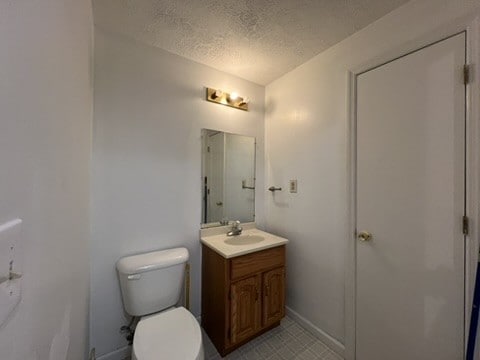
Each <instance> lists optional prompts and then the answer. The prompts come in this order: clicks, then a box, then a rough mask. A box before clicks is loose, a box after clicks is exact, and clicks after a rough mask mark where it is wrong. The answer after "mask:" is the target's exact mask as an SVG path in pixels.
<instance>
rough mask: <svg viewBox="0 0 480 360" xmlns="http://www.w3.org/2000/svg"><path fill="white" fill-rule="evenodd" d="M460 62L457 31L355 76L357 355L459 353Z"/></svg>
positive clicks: (416, 358) (386, 359)
mask: <svg viewBox="0 0 480 360" xmlns="http://www.w3.org/2000/svg"><path fill="white" fill-rule="evenodd" d="M464 64H465V34H463V33H462V34H459V35H456V36H453V37H450V38H448V39H446V40H443V41H441V42H438V43H435V44H432V45H430V46H428V47H426V48H423V49H420V50H418V51H416V52H413V53H411V54H409V55H406V56H404V57H401V58H399V59H397V60H394V61H391V62H389V63H387V64H385V65H382V66H380V67H377V68H375V69H372V70H370V71H368V72H365V73H363V74H361V75H358V77H357V107H356V109H357V110H356V111H357V124H356V126H357V138H356V141H357V178H356V181H357V189H356V194H357V199H356V204H357V205H356V206H357V209H356V211H357V213H356V216H357V224H356V227H357V240H356V254H357V258H356V359H357V360H397V359H398V360H407V359H408V360H460V359H462V358H463V352H464V241H465V239H464V235H463V232H462V216H463V215H464V206H465V205H464V204H465V170H466V169H465V85H464V82H463V66H464ZM362 231H364V232H368V233H371V239H369V240H368V239H367V240H368V241H361V239H360V237H362V235H365V236H363V238H364V239H365V238H366V235H368V234H363V233H362Z"/></svg>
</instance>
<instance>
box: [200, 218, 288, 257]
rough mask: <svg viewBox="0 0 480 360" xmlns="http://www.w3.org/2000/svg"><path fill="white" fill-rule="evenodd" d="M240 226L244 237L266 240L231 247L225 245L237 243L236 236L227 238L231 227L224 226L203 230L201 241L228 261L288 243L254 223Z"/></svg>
mask: <svg viewBox="0 0 480 360" xmlns="http://www.w3.org/2000/svg"><path fill="white" fill-rule="evenodd" d="M240 226H242V227H243V231H242V235H257V236H262V237H263V238H264V240H262V241H260V242H258V243H253V244H242V245H230V244H227V243H225V240H229V241H235V236H227V232H228V231H229V230H230V227H228V226H222V227H218V228H214V229H202V230H201V231H200V241H201V242H202V244H205V245H206V246H208V247H209V248H211V249H212V250H214V251H215V252H217V253H218V254H220V255H222V256H223V257H224V258H226V259H229V258H233V257H236V256H240V255H245V254H249V253H253V252H256V251H260V250H265V249H269V248H272V247H276V246H280V245H285V244H286V243H288V240H287V239H285V238H282V237H280V236H276V235H273V234H270V233H267V232H265V231H262V230H259V229H257V228H255V224H254V223H247V224H242V225H240Z"/></svg>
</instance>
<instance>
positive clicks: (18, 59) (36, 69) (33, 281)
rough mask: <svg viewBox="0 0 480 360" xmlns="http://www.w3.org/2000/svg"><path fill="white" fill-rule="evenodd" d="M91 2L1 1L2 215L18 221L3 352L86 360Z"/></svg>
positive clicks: (16, 359)
mask: <svg viewBox="0 0 480 360" xmlns="http://www.w3.org/2000/svg"><path fill="white" fill-rule="evenodd" d="M92 33H93V24H92V9H91V3H90V1H88V0H81V1H80V0H44V1H36V0H23V1H9V0H6V1H1V2H0V46H1V48H2V50H1V52H0V79H1V81H0V118H1V120H0V134H1V135H0V164H1V169H0V223H3V222H5V221H7V220H11V219H12V218H14V217H20V218H22V219H23V235H22V240H21V241H22V244H21V247H20V248H21V249H22V251H23V256H24V266H23V271H24V277H23V280H22V281H23V299H22V302H21V303H20V304H19V306H18V307H17V309H16V311H15V312H14V313H13V314H12V316H11V317H10V319H9V320H8V322H7V323H6V324H5V325H4V326H3V327H2V328H0V358H1V359H5V360H33V359H38V360H43V359H50V360H65V359H67V358H68V359H71V360H74V359H78V360H81V359H85V358H86V354H87V351H86V350H87V341H88V338H87V331H88V326H87V325H88V297H89V288H88V287H89V285H88V284H89V261H88V237H89V216H88V208H89V168H90V151H91V124H92V100H93V87H92V76H91V60H92Z"/></svg>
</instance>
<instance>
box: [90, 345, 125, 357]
mask: <svg viewBox="0 0 480 360" xmlns="http://www.w3.org/2000/svg"><path fill="white" fill-rule="evenodd" d="M130 355H131V347H130V346H125V347H123V348H121V349H118V350H115V351H112V352H109V353H108V354H104V355H102V356H99V357H98V358H97V360H124V359H127V358H130Z"/></svg>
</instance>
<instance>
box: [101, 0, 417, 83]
mask: <svg viewBox="0 0 480 360" xmlns="http://www.w3.org/2000/svg"><path fill="white" fill-rule="evenodd" d="M407 1H408V0H190V1H188V0H94V1H93V3H94V16H95V24H96V25H97V26H99V27H101V28H103V29H105V30H108V31H111V32H115V33H121V34H123V35H126V36H128V37H130V38H133V39H135V40H138V41H141V42H143V43H146V44H149V45H153V46H156V47H159V48H162V49H165V50H167V51H169V52H172V53H174V54H178V55H181V56H184V57H186V58H188V59H191V60H194V61H197V62H200V63H203V64H206V65H209V66H211V67H214V68H216V69H219V70H222V71H225V72H228V73H231V74H234V75H236V76H239V77H241V78H244V79H247V80H250V81H253V82H255V83H257V84H262V85H266V84H268V83H270V82H271V81H273V80H275V79H276V78H278V77H280V76H281V75H283V74H285V73H286V72H288V71H289V70H292V69H293V68H295V67H296V66H298V65H300V64H302V63H304V62H305V61H307V60H308V59H310V58H312V57H313V56H315V55H317V54H319V53H320V52H322V51H323V50H325V49H327V48H328V47H330V46H332V45H334V44H336V43H338V42H339V41H341V40H343V39H345V38H346V37H348V36H349V35H351V34H353V33H354V32H356V31H358V30H359V29H361V28H363V27H365V26H366V25H368V24H370V23H372V22H373V21H375V20H376V19H378V18H380V17H382V16H383V15H385V14H387V13H388V12H390V11H392V10H393V9H395V8H397V7H399V6H400V5H402V4H404V3H406V2H407Z"/></svg>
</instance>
